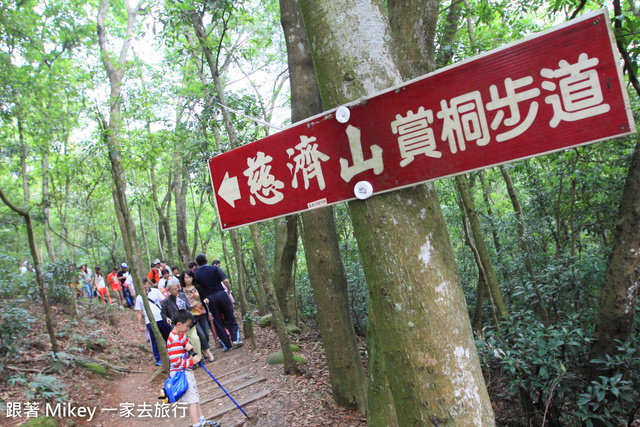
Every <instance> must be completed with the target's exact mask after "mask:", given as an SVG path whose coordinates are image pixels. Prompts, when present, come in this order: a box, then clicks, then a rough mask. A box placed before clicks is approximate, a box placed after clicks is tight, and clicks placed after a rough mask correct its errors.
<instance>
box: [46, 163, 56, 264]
mask: <svg viewBox="0 0 640 427" xmlns="http://www.w3.org/2000/svg"><path fill="white" fill-rule="evenodd" d="M50 206H51V198H50V196H49V153H48V152H47V151H43V153H42V215H43V216H44V222H45V224H44V243H45V245H46V247H47V255H49V261H51V262H56V261H57V258H56V252H55V250H54V249H53V240H52V239H51V230H50V229H49V227H51V209H50Z"/></svg>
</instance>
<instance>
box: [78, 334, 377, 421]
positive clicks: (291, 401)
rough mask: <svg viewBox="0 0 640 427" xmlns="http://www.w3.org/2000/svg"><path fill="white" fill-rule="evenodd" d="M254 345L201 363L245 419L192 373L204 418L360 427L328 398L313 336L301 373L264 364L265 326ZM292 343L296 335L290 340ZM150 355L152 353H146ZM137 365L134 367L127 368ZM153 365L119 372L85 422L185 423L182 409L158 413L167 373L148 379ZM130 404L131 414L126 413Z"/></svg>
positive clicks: (269, 340) (272, 345)
mask: <svg viewBox="0 0 640 427" xmlns="http://www.w3.org/2000/svg"><path fill="white" fill-rule="evenodd" d="M256 336H257V342H258V347H259V348H258V349H256V350H254V349H252V348H251V346H250V345H249V344H248V343H246V344H245V345H244V346H243V347H240V348H237V349H234V350H231V351H229V352H223V351H222V350H221V349H218V350H215V351H214V352H213V353H214V356H215V358H216V361H215V362H213V363H207V364H205V367H206V368H207V369H208V370H209V371H210V372H211V373H212V374H213V375H214V376H215V377H216V379H218V381H219V382H220V383H221V384H222V386H223V387H224V388H225V390H227V392H229V394H231V396H232V397H233V398H234V400H235V401H236V402H237V403H238V404H240V406H241V407H242V408H243V409H244V411H245V412H246V413H247V415H249V417H250V419H247V418H246V417H245V416H244V415H243V414H242V412H241V411H240V410H238V409H237V407H236V406H235V405H234V404H233V402H232V401H231V400H230V399H229V397H227V396H226V395H225V394H224V392H222V390H221V389H220V387H219V386H218V385H217V384H216V383H215V382H214V381H213V380H212V379H211V377H210V376H209V375H208V374H207V372H205V370H204V369H203V368H198V369H196V371H195V376H196V380H197V381H198V390H199V392H200V401H201V407H202V410H203V413H204V415H205V417H207V418H210V419H213V420H215V421H220V422H221V423H222V425H223V426H225V427H228V426H269V427H277V426H316V425H335V426H364V425H366V420H365V419H364V418H363V417H362V416H361V415H360V414H358V413H356V412H353V411H350V410H345V409H343V408H338V407H337V406H336V404H335V402H334V401H333V398H332V397H331V387H330V384H329V381H328V373H327V369H326V361H325V359H324V354H323V353H321V352H320V351H319V350H320V345H319V344H318V343H317V342H315V338H317V337H316V336H314V337H311V338H313V339H309V337H307V339H304V340H300V341H299V342H298V345H300V347H301V348H302V351H301V353H300V354H301V355H302V357H305V358H306V359H307V360H308V361H309V363H308V364H305V365H300V366H301V369H302V370H303V374H301V375H297V376H285V375H283V374H282V373H283V370H282V365H277V366H270V365H268V364H266V358H267V355H268V354H270V353H271V352H273V351H276V350H277V343H278V340H277V336H276V334H275V332H273V331H272V330H270V329H267V330H261V329H260V328H257V330H256ZM293 341H294V342H295V339H293ZM149 357H151V358H152V356H151V355H150V354H149ZM131 368H132V369H136V368H135V367H131ZM152 368H154V367H153V366H141V367H138V368H137V370H141V371H145V372H144V373H137V374H128V375H124V376H122V377H121V378H119V379H118V380H116V381H115V382H113V383H111V384H109V385H108V386H107V388H106V389H105V390H104V393H103V396H105V398H104V399H103V400H102V404H103V405H102V410H100V411H97V414H96V417H95V418H94V420H92V422H91V423H90V425H92V426H104V427H131V426H145V425H149V426H151V425H153V426H158V427H173V426H188V425H190V419H189V414H188V411H187V410H182V409H180V408H175V409H169V410H168V411H166V412H164V413H162V405H161V403H160V401H159V400H157V396H159V392H160V389H161V387H162V384H163V382H164V380H165V379H166V375H164V374H162V375H160V376H158V378H157V379H156V380H154V381H153V382H151V383H149V382H148V379H149V378H150V377H151V375H152V373H153V371H154V369H152ZM126 407H130V408H131V412H130V413H129V414H126V413H125V408H126ZM112 409H115V410H112Z"/></svg>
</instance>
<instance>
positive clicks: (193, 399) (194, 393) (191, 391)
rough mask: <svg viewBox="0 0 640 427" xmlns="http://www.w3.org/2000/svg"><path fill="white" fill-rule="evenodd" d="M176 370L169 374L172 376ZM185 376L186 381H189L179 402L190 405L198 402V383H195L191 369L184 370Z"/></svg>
mask: <svg viewBox="0 0 640 427" xmlns="http://www.w3.org/2000/svg"><path fill="white" fill-rule="evenodd" d="M177 372H178V371H173V372H171V373H170V374H169V376H170V377H173V376H174V375H175V374H176V373H177ZM184 374H185V376H186V377H187V382H188V383H189V388H188V389H187V392H186V393H185V394H183V395H182V397H181V398H180V400H179V402H180V403H184V404H185V405H190V404H192V403H199V402H200V394H199V393H198V383H196V377H195V376H193V371H192V370H186V371H185V372H184Z"/></svg>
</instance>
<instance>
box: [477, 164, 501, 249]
mask: <svg viewBox="0 0 640 427" xmlns="http://www.w3.org/2000/svg"><path fill="white" fill-rule="evenodd" d="M478 177H479V178H480V183H481V184H482V199H483V200H484V204H485V205H486V207H487V220H488V221H489V227H490V228H491V236H492V237H493V246H494V247H495V248H496V253H497V254H498V256H500V255H501V253H502V244H500V238H499V237H498V233H497V232H496V223H495V221H494V219H493V210H492V209H491V205H492V203H491V198H490V197H489V187H488V186H487V182H486V181H485V179H484V171H479V172H478Z"/></svg>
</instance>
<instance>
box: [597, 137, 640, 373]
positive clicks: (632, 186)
mask: <svg viewBox="0 0 640 427" xmlns="http://www.w3.org/2000/svg"><path fill="white" fill-rule="evenodd" d="M636 138H637V137H636ZM638 248H640V139H638V143H637V144H636V149H635V151H634V152H633V157H632V159H631V165H630V166H629V171H628V173H627V181H626V183H625V186H624V190H623V193H622V200H621V201H620V209H619V211H618V223H617V224H616V232H615V237H614V239H613V243H612V247H611V253H610V254H609V259H608V261H607V269H606V271H605V273H604V285H603V287H602V291H600V300H599V304H598V317H597V318H596V329H595V338H596V339H595V341H594V342H593V344H592V346H591V352H590V354H589V359H590V360H593V359H600V358H603V357H604V356H605V355H607V354H608V355H610V356H613V355H615V354H616V353H617V352H618V350H617V346H618V343H617V342H616V341H621V342H627V341H628V340H629V337H630V336H631V331H632V330H633V322H634V318H635V314H636V301H637V299H638V284H639V283H640V268H639V267H638V266H639V265H640V250H638ZM607 374H608V373H607V372H603V371H598V370H597V366H596V365H595V364H592V365H591V366H590V369H589V377H590V378H591V379H597V378H598V375H607Z"/></svg>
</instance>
